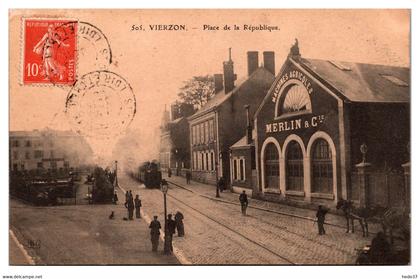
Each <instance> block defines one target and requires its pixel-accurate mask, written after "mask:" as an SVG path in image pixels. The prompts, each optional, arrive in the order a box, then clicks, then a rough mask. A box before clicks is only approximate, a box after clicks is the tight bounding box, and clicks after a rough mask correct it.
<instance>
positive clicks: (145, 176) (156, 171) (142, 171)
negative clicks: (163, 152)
mask: <svg viewBox="0 0 420 279" xmlns="http://www.w3.org/2000/svg"><path fill="white" fill-rule="evenodd" d="M130 175H131V177H133V178H134V179H136V180H137V181H139V182H141V183H144V185H145V186H146V188H149V189H152V188H160V182H161V181H162V172H161V171H160V168H159V165H158V164H157V163H155V162H145V163H143V164H142V165H140V166H139V167H138V168H137V169H136V170H135V171H134V172H131V173H130Z"/></svg>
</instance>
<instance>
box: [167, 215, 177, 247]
mask: <svg viewBox="0 0 420 279" xmlns="http://www.w3.org/2000/svg"><path fill="white" fill-rule="evenodd" d="M175 228H176V223H175V221H174V220H173V219H172V214H168V220H167V231H166V232H165V233H166V234H167V237H166V241H167V242H168V243H166V245H167V247H168V248H169V251H167V252H173V250H174V248H173V246H172V237H173V234H174V233H175Z"/></svg>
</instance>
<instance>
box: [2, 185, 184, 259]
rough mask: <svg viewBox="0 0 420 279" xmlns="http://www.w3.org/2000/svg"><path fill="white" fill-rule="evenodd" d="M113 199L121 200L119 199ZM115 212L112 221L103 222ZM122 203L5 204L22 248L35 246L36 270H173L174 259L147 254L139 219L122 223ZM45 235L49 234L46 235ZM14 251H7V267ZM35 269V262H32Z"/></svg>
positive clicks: (146, 240) (145, 228)
mask: <svg viewBox="0 0 420 279" xmlns="http://www.w3.org/2000/svg"><path fill="white" fill-rule="evenodd" d="M118 195H119V197H120V198H121V199H123V196H124V193H123V192H121V191H119V192H118ZM111 211H114V215H115V218H114V219H113V220H110V219H109V218H108V216H109V215H110V213H111ZM126 216H127V209H126V208H125V207H124V205H123V204H122V203H119V204H117V205H113V204H98V205H73V206H49V207H33V206H30V205H26V204H23V203H21V202H19V201H17V200H13V199H11V200H10V225H11V226H13V228H14V229H16V231H17V232H19V233H20V234H21V235H22V238H23V240H22V243H27V242H28V241H35V242H38V241H39V243H40V247H39V249H36V250H35V249H31V248H29V249H28V250H29V251H28V253H29V254H32V253H35V254H36V256H37V257H38V258H39V264H46V265H74V264H76V265H178V264H179V261H178V260H177V259H176V258H175V257H174V256H166V255H163V252H162V249H163V243H162V242H160V244H159V252H158V253H155V252H152V251H151V242H150V229H149V226H148V225H149V224H148V223H147V222H146V220H144V219H135V220H134V221H125V220H123V218H124V217H126ZM46 232H48V233H46ZM15 248H16V247H14V246H12V245H11V246H10V250H9V251H10V253H11V254H10V260H11V263H18V264H19V263H21V262H22V259H21V258H17V257H15V255H19V254H16V252H18V251H16V249H15ZM37 264H38V261H37Z"/></svg>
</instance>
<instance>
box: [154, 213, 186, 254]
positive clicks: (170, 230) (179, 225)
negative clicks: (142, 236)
mask: <svg viewBox="0 0 420 279" xmlns="http://www.w3.org/2000/svg"><path fill="white" fill-rule="evenodd" d="M183 220H184V215H183V214H182V213H181V212H179V211H177V213H176V214H175V219H172V214H168V218H167V219H166V231H165V236H166V237H165V242H164V247H165V248H164V251H165V253H167V254H171V253H172V252H173V246H172V238H173V235H174V234H175V232H176V231H178V237H183V236H184V234H185V231H184V221H183ZM149 228H150V240H151V242H152V251H153V252H157V249H158V246H159V236H160V229H161V228H162V226H161V224H160V222H159V220H158V216H156V215H155V216H153V220H152V222H150V225H149Z"/></svg>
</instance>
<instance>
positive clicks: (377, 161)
mask: <svg viewBox="0 0 420 279" xmlns="http://www.w3.org/2000/svg"><path fill="white" fill-rule="evenodd" d="M409 95H410V91H409V69H408V68H400V67H391V66H381V65H370V64H359V63H344V62H335V61H328V60H315V59H304V58H301V56H300V53H299V49H298V46H297V45H295V46H293V47H292V51H291V54H290V55H289V57H288V58H287V60H286V62H285V64H284V65H283V67H282V70H281V71H280V73H279V74H278V75H277V76H276V80H275V82H274V83H273V85H272V87H271V89H270V90H269V92H268V94H267V96H266V97H265V99H264V101H263V102H262V103H261V105H260V107H259V109H258V110H257V113H256V115H255V117H254V125H255V127H254V128H255V129H256V139H255V142H254V143H255V150H256V153H255V156H256V169H257V176H258V182H257V185H254V189H253V192H254V193H255V194H254V196H259V197H261V198H264V199H268V200H284V199H286V200H291V201H295V202H303V203H314V204H326V205H332V204H335V203H336V202H337V200H338V199H339V198H343V199H351V198H352V195H351V194H352V191H353V192H355V190H353V189H354V188H355V187H356V186H354V185H355V183H356V182H355V181H352V171H354V169H355V166H356V164H358V163H360V162H361V161H362V154H361V152H360V146H361V145H363V144H365V145H366V146H368V147H369V152H368V153H367V160H368V161H369V166H370V165H372V166H373V167H374V168H377V169H378V168H381V167H383V163H384V162H385V164H386V165H387V166H391V165H392V166H395V167H401V164H403V163H404V162H406V161H407V160H408V159H409V157H408V155H409V154H407V151H406V146H407V143H408V141H409V131H410V115H409V114H410V109H409V100H410V98H409ZM385 150H386V152H384V151H385ZM357 187H358V186H357ZM371 194H372V195H375V193H371Z"/></svg>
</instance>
